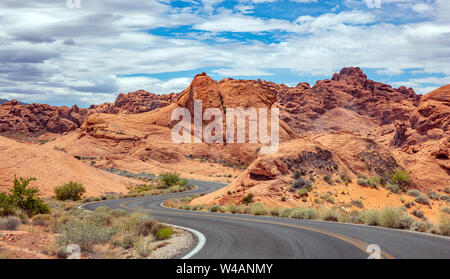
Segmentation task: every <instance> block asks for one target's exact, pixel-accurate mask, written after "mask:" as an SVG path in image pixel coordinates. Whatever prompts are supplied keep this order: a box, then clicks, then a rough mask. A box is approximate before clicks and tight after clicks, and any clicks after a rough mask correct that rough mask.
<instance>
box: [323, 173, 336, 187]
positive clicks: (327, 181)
mask: <svg viewBox="0 0 450 279" xmlns="http://www.w3.org/2000/svg"><path fill="white" fill-rule="evenodd" d="M323 180H324V181H325V182H326V183H328V184H330V185H334V182H333V177H332V176H331V174H327V175H325V176H324V177H323Z"/></svg>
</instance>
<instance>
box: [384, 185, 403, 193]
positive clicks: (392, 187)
mask: <svg viewBox="0 0 450 279" xmlns="http://www.w3.org/2000/svg"><path fill="white" fill-rule="evenodd" d="M385 187H386V190H388V191H390V192H392V193H395V194H400V193H401V192H402V188H400V186H398V185H397V184H391V183H387V184H386V186H385Z"/></svg>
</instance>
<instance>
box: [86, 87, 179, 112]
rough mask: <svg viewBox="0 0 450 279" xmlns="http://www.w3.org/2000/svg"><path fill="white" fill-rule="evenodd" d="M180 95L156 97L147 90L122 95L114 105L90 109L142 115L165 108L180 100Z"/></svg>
mask: <svg viewBox="0 0 450 279" xmlns="http://www.w3.org/2000/svg"><path fill="white" fill-rule="evenodd" d="M178 95H179V94H175V93H170V94H163V95H156V94H153V93H149V92H147V91H145V90H138V91H135V92H129V93H128V94H124V93H120V94H119V96H117V98H116V101H115V102H114V103H112V104H111V103H104V104H101V105H98V106H96V105H92V106H91V107H90V109H92V110H94V111H95V112H102V113H114V114H117V113H142V112H147V111H152V110H155V109H157V108H161V107H165V106H167V105H169V104H171V103H173V102H175V101H176V100H177V99H178Z"/></svg>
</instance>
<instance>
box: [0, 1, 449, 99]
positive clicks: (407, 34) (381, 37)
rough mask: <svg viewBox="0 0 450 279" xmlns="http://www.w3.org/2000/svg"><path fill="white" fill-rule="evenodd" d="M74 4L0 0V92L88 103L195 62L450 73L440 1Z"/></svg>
mask: <svg viewBox="0 0 450 279" xmlns="http://www.w3.org/2000/svg"><path fill="white" fill-rule="evenodd" d="M377 1H380V2H379V5H375V4H376V3H377ZM80 4H81V6H80V8H69V7H68V6H67V3H66V0H22V1H15V0H2V1H1V3H0V99H3V98H6V99H12V98H16V99H19V100H22V101H24V102H41V103H49V104H53V105H72V104H78V105H79V106H82V107H86V106H89V105H90V104H92V103H96V104H98V103H102V102H112V101H114V99H115V97H116V96H117V95H118V93H120V92H131V91H135V90H138V89H144V90H147V91H149V92H153V93H170V92H179V91H181V90H183V89H184V88H186V87H187V86H188V85H189V83H190V81H191V80H192V78H193V77H194V76H195V74H197V73H201V72H207V73H208V74H209V75H210V76H211V77H212V78H214V79H217V80H220V79H222V78H224V77H233V78H242V79H258V78H261V79H265V80H270V81H274V82H277V83H285V84H287V85H290V86H295V85H296V84H297V83H298V82H302V81H306V82H309V83H310V84H312V85H313V84H314V83H315V82H316V81H317V80H319V79H325V78H330V77H331V76H332V74H333V73H334V72H337V71H339V70H340V69H341V68H343V67H348V66H359V67H361V68H362V69H363V70H364V71H365V72H366V74H367V75H368V77H369V78H371V79H374V80H377V81H381V82H386V83H389V84H391V85H392V86H394V87H399V86H401V85H405V86H407V87H413V88H414V89H415V90H416V92H418V93H421V94H425V93H427V92H429V91H431V90H433V89H435V88H438V87H440V86H442V85H445V84H448V83H450V18H449V17H448V14H450V1H447V0H417V1H413V0H324V1H320V0H237V1H220V0H186V1H170V0H161V1H156V0H147V1H133V2H130V1H124V0H80Z"/></svg>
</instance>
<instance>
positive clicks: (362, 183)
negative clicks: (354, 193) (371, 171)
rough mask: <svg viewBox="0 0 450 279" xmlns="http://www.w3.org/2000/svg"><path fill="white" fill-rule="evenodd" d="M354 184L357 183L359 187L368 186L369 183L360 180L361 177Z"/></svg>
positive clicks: (365, 180) (363, 179)
mask: <svg viewBox="0 0 450 279" xmlns="http://www.w3.org/2000/svg"><path fill="white" fill-rule="evenodd" d="M356 183H358V185H360V186H369V182H368V181H367V179H365V178H362V177H359V178H358V179H357V180H356Z"/></svg>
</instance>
